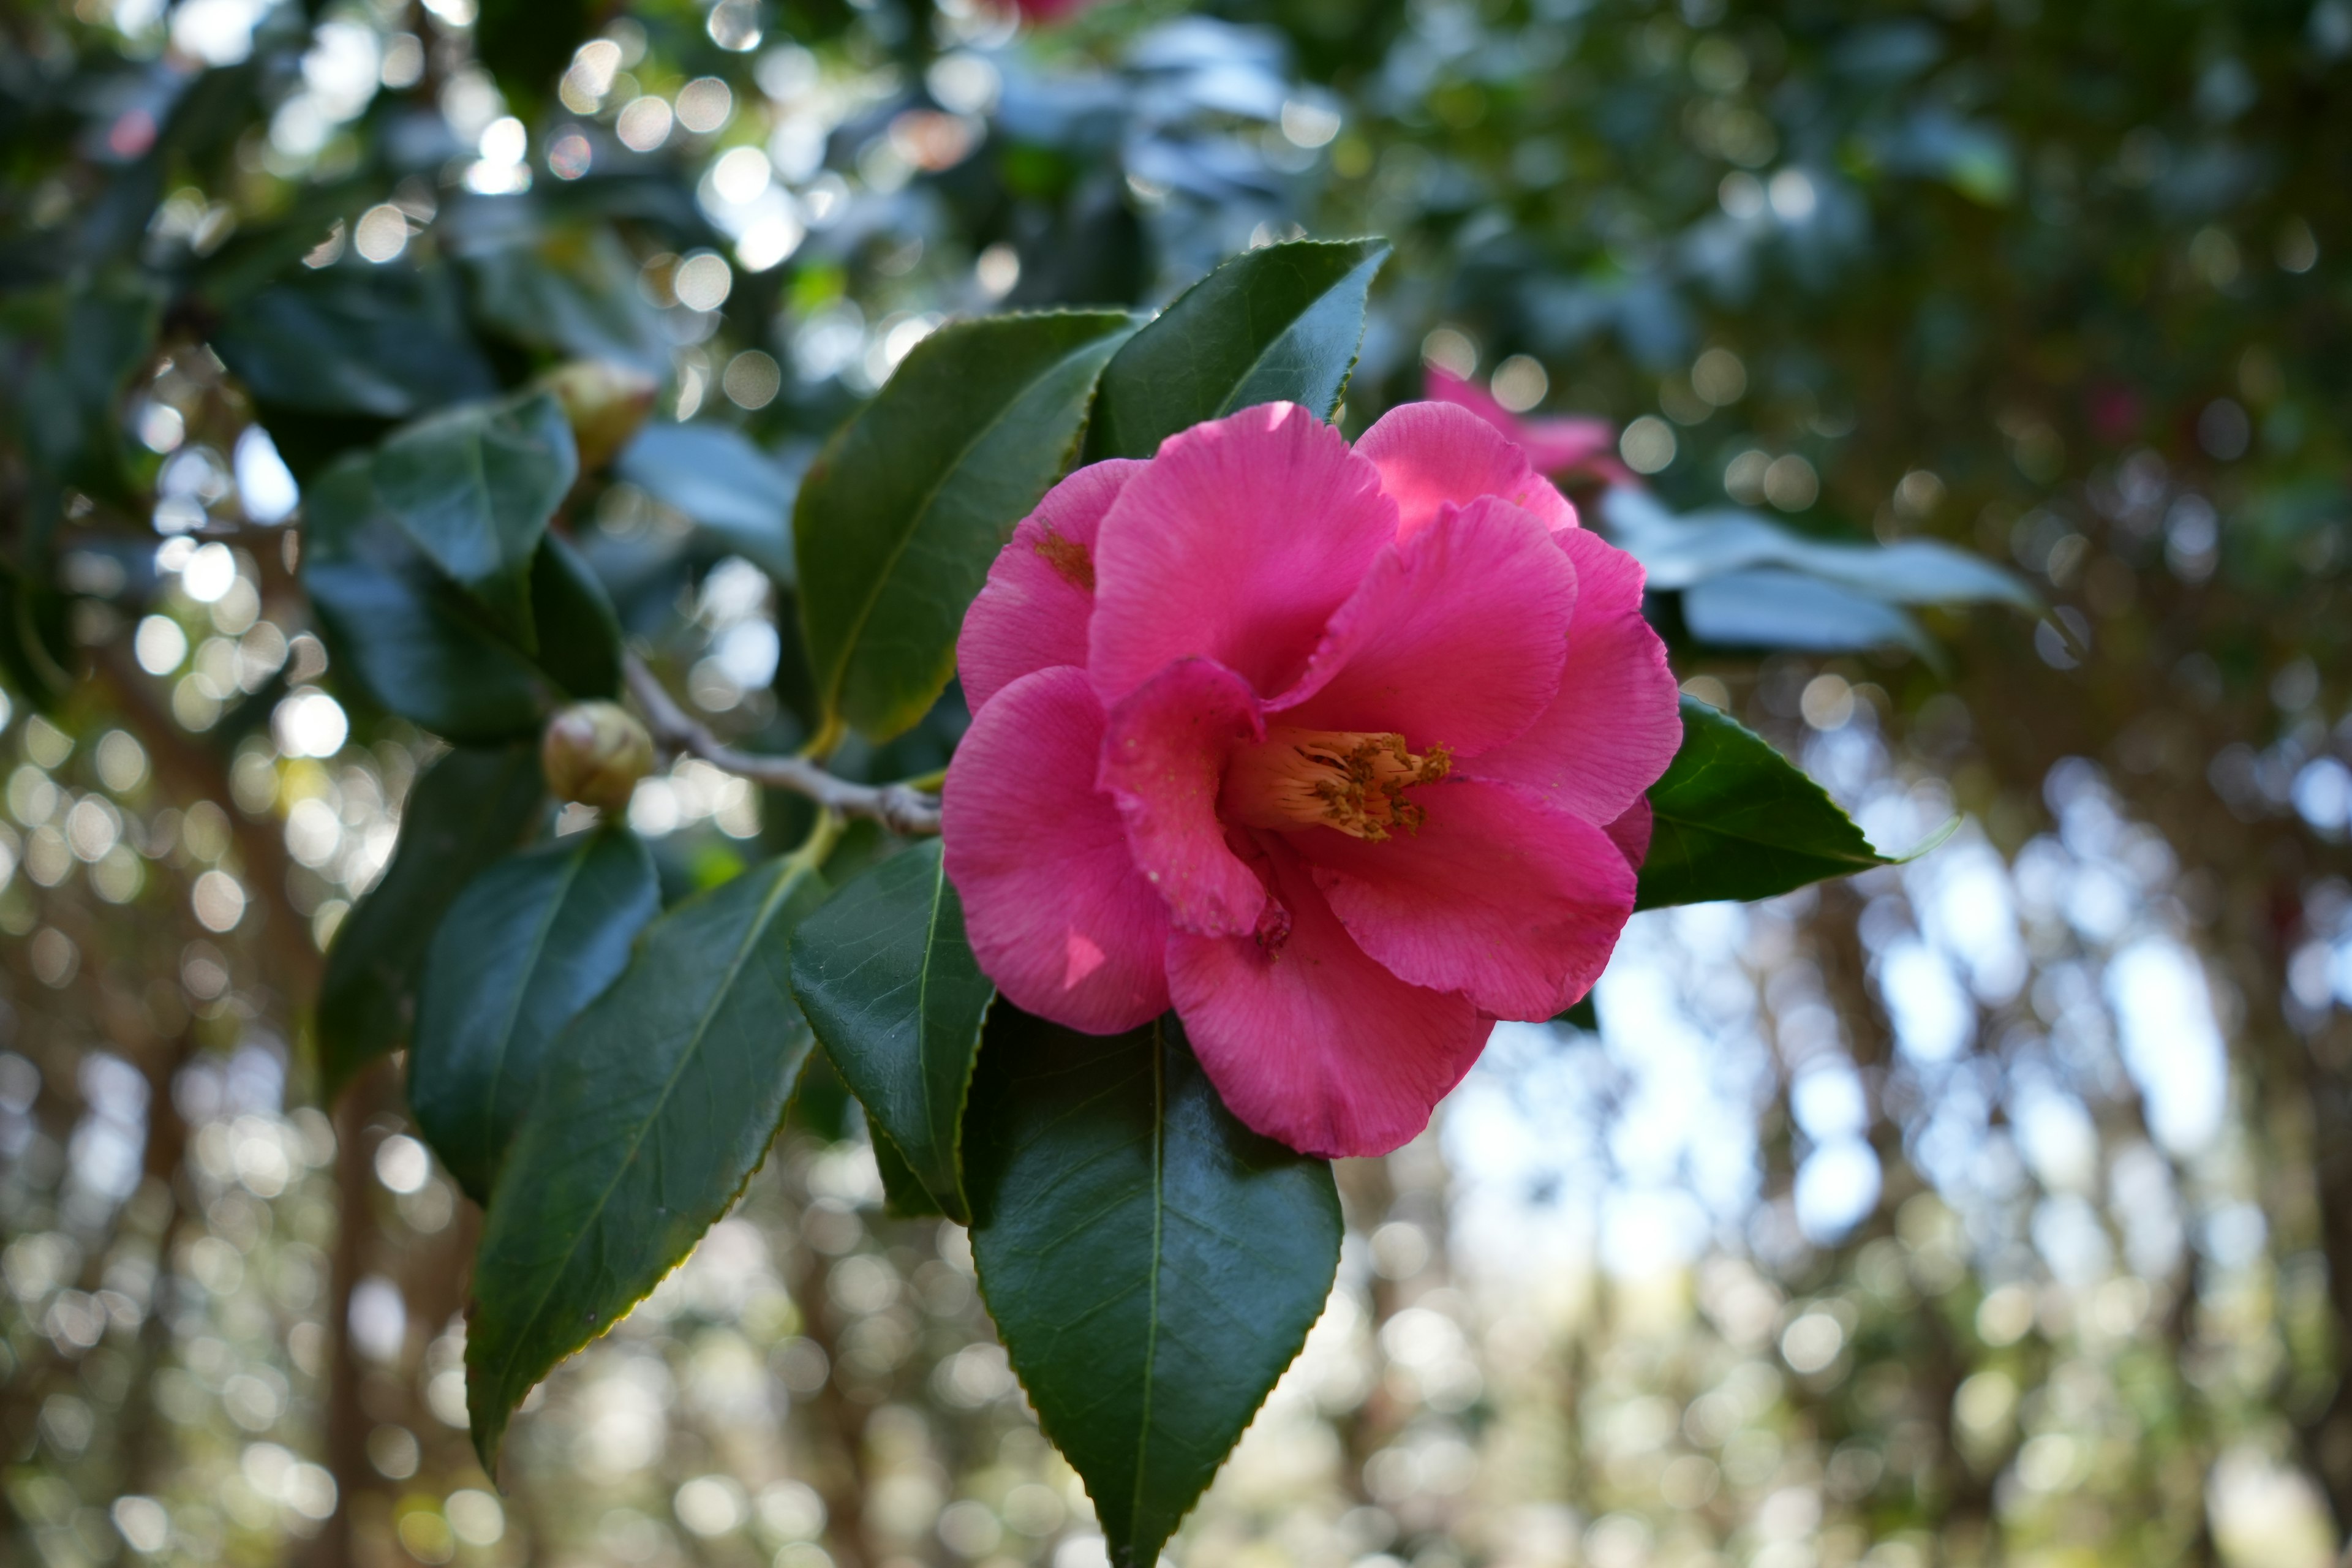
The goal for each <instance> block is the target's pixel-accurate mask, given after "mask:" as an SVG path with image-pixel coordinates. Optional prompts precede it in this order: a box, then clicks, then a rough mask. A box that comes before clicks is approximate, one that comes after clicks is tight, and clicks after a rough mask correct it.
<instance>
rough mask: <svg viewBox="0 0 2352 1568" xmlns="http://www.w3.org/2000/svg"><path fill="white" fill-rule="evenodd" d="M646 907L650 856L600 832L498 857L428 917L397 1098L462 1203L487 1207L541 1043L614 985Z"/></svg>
mask: <svg viewBox="0 0 2352 1568" xmlns="http://www.w3.org/2000/svg"><path fill="white" fill-rule="evenodd" d="M660 912H661V882H660V879H659V877H658V876H657V875H656V873H655V870H654V860H653V857H652V856H651V855H650V854H648V853H646V847H645V845H644V843H643V842H641V841H640V840H639V839H638V838H637V837H636V836H635V834H633V833H631V832H629V831H628V830H627V829H626V828H621V827H605V828H600V829H599V830H597V831H595V832H593V833H583V834H580V835H577V836H576V837H571V838H565V839H559V840H558V841H556V842H555V843H552V844H546V845H542V846H541V847H538V848H535V849H530V850H526V851H524V852H523V853H521V854H520V855H514V856H509V858H506V859H504V860H501V861H499V863H498V864H497V865H495V866H492V867H491V868H489V869H488V870H487V871H485V872H483V873H482V874H481V875H480V876H478V877H477V878H475V879H474V880H473V882H472V883H471V884H470V885H469V886H468V887H467V889H466V890H465V891H464V892H463V893H461V894H459V895H458V897H457V902H455V903H453V904H451V905H450V906H449V912H448V913H447V914H446V915H444V916H443V917H442V919H441V925H440V929H439V930H438V931H436V932H435V934H434V937H433V945H432V946H431V948H430V949H429V950H428V951H427V952H426V953H425V973H424V979H423V980H422V982H421V983H420V984H419V985H418V987H417V1000H416V1036H415V1045H414V1047H413V1048H412V1049H411V1050H410V1052H409V1057H408V1103H409V1105H410V1107H411V1108H412V1109H413V1110H415V1113H416V1123H417V1125H418V1126H419V1127H421V1128H422V1129H424V1131H425V1141H426V1142H429V1143H431V1144H432V1145H433V1152H435V1153H436V1154H438V1155H440V1156H441V1163H442V1164H444V1165H445V1166H446V1167H448V1170H449V1173H450V1174H451V1175H453V1176H455V1177H457V1184H458V1185H460V1186H462V1187H464V1188H465V1189H466V1192H467V1195H468V1196H470V1197H472V1198H473V1199H474V1201H475V1202H477V1203H488V1201H489V1194H490V1183H491V1178H492V1177H493V1176H494V1175H495V1174H496V1173H497V1171H498V1167H499V1161H500V1159H501V1158H503V1156H504V1155H505V1153H506V1150H507V1145H508V1143H509V1142H510V1141H512V1139H513V1137H514V1132H515V1129H516V1128H517V1127H518V1126H520V1124H521V1122H522V1119H523V1113H524V1112H525V1111H526V1110H530V1103H531V1098H532V1095H533V1093H534V1092H535V1091H536V1090H537V1089H538V1087H539V1079H540V1069H541V1064H542V1063H543V1062H544V1061H545V1059H546V1057H547V1047H548V1044H549V1042H550V1041H551V1040H552V1039H553V1038H554V1037H555V1033H556V1031H557V1030H559V1029H561V1028H562V1026H564V1025H565V1024H567V1023H569V1022H571V1020H572V1016H573V1015H575V1014H577V1013H578V1012H579V1011H580V1010H581V1009H582V1008H583V1007H585V1006H586V1005H588V1004H589V1003H590V1002H592V1001H593V1000H594V999H595V998H596V997H597V996H598V995H599V994H602V993H603V992H604V988H605V987H606V986H608V985H610V984H613V982H614V980H616V979H618V978H619V977H620V974H621V972H622V970H623V969H625V967H627V965H628V962H629V947H630V944H631V943H632V942H635V940H636V937H637V933H638V932H639V931H643V930H644V929H645V928H646V924H647V923H648V922H649V921H652V920H653V918H654V917H655V916H656V915H657V914H659V913H660Z"/></svg>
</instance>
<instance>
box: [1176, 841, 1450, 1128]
mask: <svg viewBox="0 0 2352 1568" xmlns="http://www.w3.org/2000/svg"><path fill="white" fill-rule="evenodd" d="M1257 840H1258V844H1259V847H1260V849H1261V852H1262V853H1264V854H1265V860H1264V861H1263V862H1261V865H1260V870H1261V872H1262V873H1263V874H1264V875H1265V878H1266V881H1267V887H1268V889H1269V890H1270V891H1271V892H1272V893H1273V894H1274V896H1275V898H1276V900H1279V902H1280V905H1281V907H1282V909H1283V910H1286V912H1287V915H1288V931H1287V935H1286V936H1284V937H1281V938H1280V940H1279V941H1276V940H1275V938H1276V935H1278V933H1277V932H1271V931H1270V932H1269V935H1268V939H1267V940H1266V941H1263V942H1262V941H1260V940H1259V939H1257V938H1255V937H1249V936H1227V937H1205V936H1193V935H1191V934H1189V933H1187V932H1184V931H1178V932H1175V933H1174V934H1173V935H1171V937H1170V938H1169V939H1168V988H1169V993H1170V994H1171V996H1172V997H1173V998H1174V1001H1175V1005H1176V1012H1177V1014H1178V1016H1180V1017H1181V1018H1182V1019H1183V1020H1184V1029H1185V1032H1186V1033H1187V1034H1188V1035H1190V1036H1191V1037H1192V1050H1193V1052H1194V1054H1195V1055H1197V1056H1198V1057H1199V1058H1200V1059H1201V1066H1202V1068H1203V1069H1204V1070H1206V1071H1207V1073H1208V1075H1209V1081H1210V1082H1212V1083H1213V1084H1215V1085H1216V1086H1217V1092H1218V1094H1219V1095H1221V1096H1223V1099H1224V1102H1225V1104H1226V1106H1227V1107H1229V1108H1230V1109H1231V1110H1232V1111H1233V1113H1234V1115H1235V1116H1238V1117H1240V1118H1241V1119H1242V1121H1244V1122H1246V1123H1247V1124H1248V1125H1249V1126H1251V1127H1254V1128H1255V1129H1256V1130H1257V1131H1260V1132H1263V1133H1265V1135H1266V1136H1267V1137H1269V1138H1273V1139H1276V1140H1278V1141H1279V1142H1284V1143H1286V1144H1288V1145H1289V1146H1290V1147H1291V1148H1293V1149H1296V1150H1297V1151H1298V1152H1301V1153H1303V1154H1321V1155H1325V1156H1329V1157H1334V1158H1336V1157H1339V1156H1341V1155H1349V1154H1385V1153H1387V1152H1389V1151H1390V1150H1391V1149H1394V1148H1396V1147H1397V1146H1398V1145H1399V1144H1401V1143H1403V1142H1406V1141H1407V1140H1409V1139H1411V1138H1412V1136H1413V1135H1414V1134H1415V1133H1417V1132H1419V1131H1421V1130H1422V1129H1423V1127H1426V1126H1427V1125H1429V1113H1430V1111H1431V1110H1432V1109H1433V1107H1435V1105H1436V1104H1437V1102H1438V1101H1439V1100H1443V1099H1444V1097H1445V1093H1446V1091H1447V1090H1448V1089H1452V1088H1453V1087H1454V1085H1455V1084H1456V1083H1458V1082H1460V1081H1461V1079H1462V1075H1463V1074H1464V1073H1465V1072H1467V1071H1469V1070H1470V1064H1471V1063H1472V1062H1474V1061H1475V1060H1477V1059H1478V1053H1479V1051H1480V1050H1482V1049H1483V1048H1485V1046H1486V1034H1487V1029H1488V1023H1487V1022H1486V1020H1482V1019H1481V1018H1480V1017H1479V1016H1478V1014H1477V1010H1476V1009H1475V1008H1474V1007H1472V1006H1471V1005H1470V1004H1469V1003H1468V1002H1467V1001H1465V1000H1464V999H1463V998H1462V997H1460V996H1456V995H1451V994H1446V993H1444V992H1439V991H1428V990H1423V988H1421V987H1420V986H1417V985H1408V984H1405V983H1404V982H1403V981H1402V980H1399V979H1398V978H1397V977H1396V976H1395V975H1393V974H1391V973H1389V972H1388V971H1387V970H1385V969H1382V968H1381V966H1380V965H1379V964H1377V963H1373V962H1372V961H1371V960H1370V958H1368V957H1366V956H1365V954H1364V952H1363V950H1362V949H1360V948H1359V947H1358V946H1357V945H1356V944H1355V943H1354V942H1350V941H1349V939H1348V933H1347V932H1346V931H1344V930H1342V929H1341V927H1340V925H1339V921H1338V920H1336V919H1335V918H1333V916H1332V913H1331V910H1330V908H1329V907H1328V905H1327V904H1325V902H1324V901H1323V896H1322V895H1321V894H1320V893H1318V892H1317V891H1316V889H1315V884H1314V881H1313V879H1311V878H1309V877H1308V876H1307V872H1306V869H1305V868H1303V867H1302V866H1300V865H1299V864H1298V863H1297V861H1296V859H1294V858H1292V856H1291V853H1290V851H1289V850H1288V849H1287V848H1286V847H1285V846H1284V845H1283V844H1282V843H1281V842H1280V840H1279V839H1278V837H1276V836H1275V835H1271V834H1267V835H1259V836H1257Z"/></svg>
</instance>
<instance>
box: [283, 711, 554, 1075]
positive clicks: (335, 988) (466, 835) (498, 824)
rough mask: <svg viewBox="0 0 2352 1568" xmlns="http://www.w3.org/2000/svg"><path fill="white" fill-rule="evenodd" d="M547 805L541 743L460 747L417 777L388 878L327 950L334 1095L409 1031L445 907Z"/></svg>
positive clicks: (323, 1003) (321, 1014)
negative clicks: (420, 974)
mask: <svg viewBox="0 0 2352 1568" xmlns="http://www.w3.org/2000/svg"><path fill="white" fill-rule="evenodd" d="M546 810H547V788H546V785H545V784H542V783H541V780H540V776H539V751H538V748H537V747H535V746H504V747H500V748H499V749H497V750H486V749H485V750H473V749H460V750H457V751H455V752H450V753H449V754H448V755H447V756H445V757H443V758H442V759H441V760H440V761H439V762H437V763H434V764H433V765H432V766H431V767H430V768H428V769H426V770H425V776H424V777H422V778H420V779H418V780H417V781H416V785H415V788H414V789H412V790H411V791H410V792H409V795H408V805H406V807H405V808H404V810H403V811H402V813H401V817H400V842H399V844H398V846H397V847H395V848H394V850H393V855H392V864H391V865H390V866H389V867H387V868H385V869H384V873H383V880H382V881H380V882H378V883H377V884H376V885H375V887H374V888H373V889H371V890H370V891H369V893H368V894H367V896H366V897H365V898H362V900H360V901H359V903H358V904H357V905H356V906H355V907H353V909H352V912H351V913H350V914H349V915H348V916H346V917H344V920H343V923H342V925H341V927H340V928H339V929H338V930H337V931H336V932H335V941H334V945H333V946H332V947H331V948H330V949H328V951H327V967H326V973H325V975H324V976H323V977H322V978H321V980H320V984H319V1011H318V1043H319V1071H320V1083H321V1086H322V1089H323V1090H324V1098H325V1099H326V1100H328V1101H329V1102H330V1103H331V1102H332V1101H333V1100H334V1098H335V1096H336V1095H337V1094H338V1093H340V1092H341V1089H342V1087H343V1085H344V1084H346V1083H348V1082H350V1081H351V1079H352V1075H353V1074H354V1073H356V1072H357V1071H358V1070H359V1069H360V1068H362V1067H365V1066H366V1065H367V1064H368V1063H369V1062H371V1061H373V1060H374V1059H375V1058H378V1057H380V1056H383V1055H384V1054H385V1053H386V1052H388V1051H390V1050H392V1049H393V1048H394V1047H395V1046H397V1045H399V1044H400V1041H401V1039H402V1037H404V1035H405V1034H406V1033H407V1030H408V1023H409V1002H410V993H411V992H412V991H413V990H414V988H415V984H416V974H417V971H418V970H419V969H420V968H422V967H423V965H424V963H425V948H426V946H427V944H429V943H430V942H432V940H433V932H434V929H435V928H436V926H438V925H439V924H440V923H441V916H442V913H443V911H445V910H447V909H448V908H449V906H450V904H451V903H452V902H454V901H455V900H457V895H458V894H459V893H461V892H463V891H464V890H465V889H466V885H467V883H468V882H470V881H472V880H473V879H474V877H475V875H476V874H477V873H478V872H479V871H480V870H481V869H482V868H484V867H486V866H488V865H489V864H490V862H492V861H493V860H497V859H499V858H500V857H502V856H504V855H505V854H506V853H507V852H508V851H509V850H510V849H512V848H513V847H515V846H516V844H518V843H519V842H520V841H521V840H522V839H524V838H525V837H529V835H530V833H531V831H532V830H533V829H534V828H535V827H537V826H539V825H540V824H541V823H542V822H544V821H545V820H546Z"/></svg>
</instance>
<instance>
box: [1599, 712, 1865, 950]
mask: <svg viewBox="0 0 2352 1568" xmlns="http://www.w3.org/2000/svg"><path fill="white" fill-rule="evenodd" d="M1650 810H1651V812H1652V814H1653V816H1654V819H1655V826H1654V827H1653V829H1652V832H1651V837H1650V853H1649V858H1647V859H1645V860H1643V862H1642V879H1641V890H1640V892H1639V894H1638V896H1637V899H1636V907H1638V908H1641V909H1645V910H1648V909H1656V908H1658V907H1660V906H1661V905H1664V904H1697V903H1706V902H1707V901H1709V900H1716V899H1765V898H1769V897H1771V896H1772V895H1773V894H1775V893H1785V892H1787V891H1788V890H1789V889H1791V888H1801V887H1803V886H1804V885H1805V884H1806V883H1808V882H1819V881H1822V880H1823V879H1827V878H1830V877H1843V876H1848V875H1851V874H1852V873H1853V872H1855V871H1866V870H1868V869H1869V868H1871V867H1873V866H1885V865H1887V864H1889V863H1890V862H1889V860H1888V858H1886V857H1885V856H1884V855H1881V854H1879V853H1878V852H1877V851H1876V850H1874V849H1873V848H1872V847H1870V841H1869V840H1868V839H1866V838H1864V837H1863V836H1862V829H1861V828H1859V827H1856V826H1854V825H1853V818H1852V817H1850V816H1846V814H1845V813H1844V812H1843V811H1841V810H1839V809H1838V805H1837V803H1836V802H1834V801H1832V800H1831V799H1830V797H1829V795H1828V794H1827V793H1826V792H1824V791H1823V790H1822V786H1821V785H1819V784H1815V783H1814V782H1813V781H1812V780H1811V779H1810V778H1808V777H1806V776H1805V774H1804V773H1803V772H1802V771H1801V770H1800V769H1799V768H1798V767H1797V765H1796V764H1795V763H1791V762H1790V761H1789V760H1788V759H1787V758H1786V757H1783V756H1782V755H1781V754H1780V752H1776V751H1774V750H1773V749H1772V747H1771V746H1770V744H1769V743H1768V742H1766V741H1764V739H1763V738H1762V737H1760V736H1759V735H1758V734H1756V733H1755V732H1754V731H1751V730H1748V729H1747V728H1746V727H1745V726H1743V725H1741V724H1740V723H1739V722H1738V721H1737V720H1735V719H1732V718H1730V717H1729V716H1727V715H1726V714H1724V713H1720V712H1718V711H1717V710H1715V709H1713V708H1711V707H1709V706H1707V704H1706V703H1704V702H1701V701H1699V700H1697V699H1696V698H1695V697H1685V698H1684V699H1683V744H1682V750H1681V751H1679V752H1675V760H1674V763H1673V765H1672V766H1670V767H1668V768H1667V769H1666V773H1665V776H1664V778H1662V779H1660V780H1659V781H1658V782H1657V783H1656V784H1652V785H1651V786H1650Z"/></svg>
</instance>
